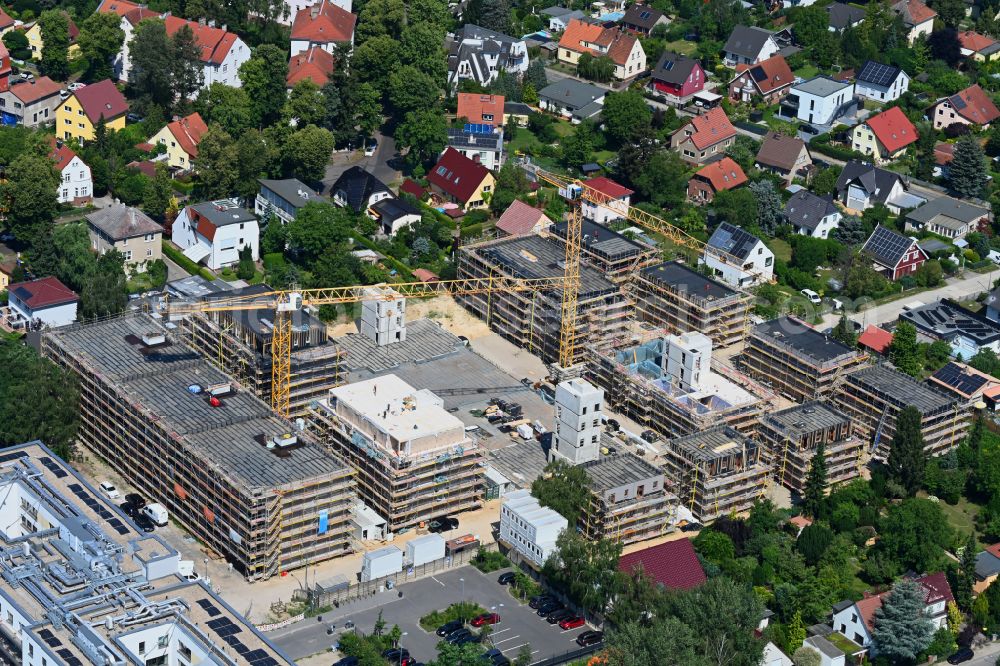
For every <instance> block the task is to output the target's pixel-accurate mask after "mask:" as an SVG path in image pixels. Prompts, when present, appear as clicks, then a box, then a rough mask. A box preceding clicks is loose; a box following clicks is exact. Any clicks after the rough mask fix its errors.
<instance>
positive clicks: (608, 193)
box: [580, 176, 635, 225]
mask: <svg viewBox="0 0 1000 666" xmlns="http://www.w3.org/2000/svg"><path fill="white" fill-rule="evenodd" d="M584 185H586V186H587V187H589V188H590V189H592V190H597V191H598V192H600V193H601V194H602V195H604V196H605V197H607V203H606V204H597V203H593V202H592V201H589V200H587V199H584V200H583V201H582V203H581V205H580V211H581V212H582V213H583V216H584V217H585V218H587V219H588V220H593V221H594V222H596V223H597V224H605V225H606V224H609V223H611V222H615V221H617V220H621V219H624V218H625V217H626V213H627V211H628V209H629V206H630V205H631V203H632V195H633V194H635V192H633V191H632V190H630V189H629V188H627V187H625V186H624V185H620V184H618V183H616V182H615V181H613V180H611V179H610V178H606V177H604V176H598V177H596V178H591V179H590V180H587V181H585V182H584Z"/></svg>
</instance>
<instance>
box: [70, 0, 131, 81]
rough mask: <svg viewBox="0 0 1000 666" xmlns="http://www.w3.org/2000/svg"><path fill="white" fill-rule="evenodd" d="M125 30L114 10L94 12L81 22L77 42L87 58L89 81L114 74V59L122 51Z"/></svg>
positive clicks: (86, 74) (99, 79) (86, 76)
mask: <svg viewBox="0 0 1000 666" xmlns="http://www.w3.org/2000/svg"><path fill="white" fill-rule="evenodd" d="M124 40H125V31H123V30H122V29H121V19H120V18H119V17H118V14H115V13H114V12H94V13H93V14H91V15H90V16H88V17H87V19H86V20H85V21H84V22H83V23H81V24H80V34H79V36H78V37H77V39H76V43H77V44H79V46H80V53H81V54H82V56H83V57H84V58H86V60H87V71H86V73H85V74H84V77H85V78H86V79H87V81H101V80H103V79H109V78H111V77H112V76H114V69H113V68H112V61H113V60H114V58H115V56H116V55H118V52H119V51H121V48H122V42H123V41H124Z"/></svg>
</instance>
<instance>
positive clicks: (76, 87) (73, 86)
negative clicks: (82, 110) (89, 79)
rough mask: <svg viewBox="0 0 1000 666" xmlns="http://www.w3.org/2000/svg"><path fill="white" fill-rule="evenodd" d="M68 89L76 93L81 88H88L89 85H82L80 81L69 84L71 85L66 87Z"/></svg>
mask: <svg viewBox="0 0 1000 666" xmlns="http://www.w3.org/2000/svg"><path fill="white" fill-rule="evenodd" d="M66 87H67V88H68V89H70V90H72V91H73V92H76V91H77V90H79V89H80V88H86V87H87V84H86V83H80V82H79V81H77V82H75V83H71V84H69V85H68V86H66Z"/></svg>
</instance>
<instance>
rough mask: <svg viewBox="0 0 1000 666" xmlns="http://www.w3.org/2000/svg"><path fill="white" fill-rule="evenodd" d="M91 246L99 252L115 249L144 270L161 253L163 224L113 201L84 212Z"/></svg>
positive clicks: (128, 262)
mask: <svg viewBox="0 0 1000 666" xmlns="http://www.w3.org/2000/svg"><path fill="white" fill-rule="evenodd" d="M87 228H88V231H89V232H90V246H91V247H92V248H93V249H94V251H95V252H97V253H98V254H104V253H105V252H109V251H111V250H118V251H119V252H121V254H122V256H124V257H125V266H126V267H128V268H130V269H132V270H135V271H137V272H140V273H142V272H145V270H146V267H147V264H148V263H149V262H151V261H156V260H157V259H160V258H161V257H162V252H161V249H160V245H161V241H162V237H163V227H161V226H160V225H159V224H157V223H156V222H154V221H153V220H151V219H150V218H149V216H148V215H146V214H145V213H143V212H142V211H141V210H138V209H136V208H133V207H132V206H126V205H125V204H121V203H116V204H112V205H111V206H108V207H107V208H101V209H99V210H95V211H94V212H92V213H89V214H88V215H87Z"/></svg>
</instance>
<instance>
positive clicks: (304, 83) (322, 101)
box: [281, 79, 327, 127]
mask: <svg viewBox="0 0 1000 666" xmlns="http://www.w3.org/2000/svg"><path fill="white" fill-rule="evenodd" d="M326 113H327V108H326V98H325V97H324V96H323V93H322V91H321V90H320V88H319V86H317V85H316V84H315V83H314V82H313V81H312V80H311V79H302V80H301V81H299V82H298V83H296V84H295V86H294V87H293V88H292V90H291V92H289V93H288V101H287V102H285V108H284V109H282V111H281V117H282V119H283V121H286V122H288V123H292V124H294V125H295V126H296V127H305V126H306V125H317V126H322V125H323V124H324V122H325V121H326Z"/></svg>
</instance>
